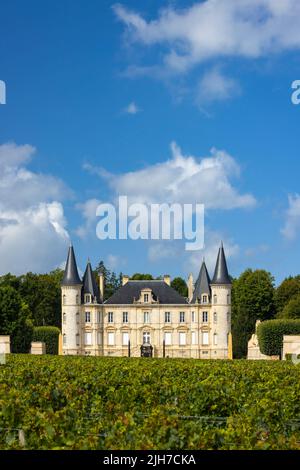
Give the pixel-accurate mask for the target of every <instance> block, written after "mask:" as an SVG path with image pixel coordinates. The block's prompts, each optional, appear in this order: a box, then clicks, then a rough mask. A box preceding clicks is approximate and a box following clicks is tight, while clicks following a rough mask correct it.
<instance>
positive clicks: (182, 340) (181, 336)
mask: <svg viewBox="0 0 300 470" xmlns="http://www.w3.org/2000/svg"><path fill="white" fill-rule="evenodd" d="M179 345H180V346H185V345H186V334H185V333H183V332H180V333H179Z"/></svg>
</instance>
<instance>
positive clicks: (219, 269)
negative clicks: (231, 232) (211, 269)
mask: <svg viewBox="0 0 300 470" xmlns="http://www.w3.org/2000/svg"><path fill="white" fill-rule="evenodd" d="M211 284H231V280H230V277H229V274H228V269H227V263H226V258H225V253H224V248H223V243H222V244H221V247H220V249H219V253H218V258H217V263H216V268H215V273H214V277H213V279H212V281H211Z"/></svg>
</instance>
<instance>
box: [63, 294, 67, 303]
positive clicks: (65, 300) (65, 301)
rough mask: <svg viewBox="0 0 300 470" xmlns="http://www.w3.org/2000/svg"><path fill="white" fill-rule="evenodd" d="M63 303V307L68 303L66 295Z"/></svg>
mask: <svg viewBox="0 0 300 470" xmlns="http://www.w3.org/2000/svg"><path fill="white" fill-rule="evenodd" d="M62 303H63V305H66V303H67V297H66V296H65V295H63V298H62Z"/></svg>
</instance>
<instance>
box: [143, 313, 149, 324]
mask: <svg viewBox="0 0 300 470" xmlns="http://www.w3.org/2000/svg"><path fill="white" fill-rule="evenodd" d="M144 323H150V313H149V312H144Z"/></svg>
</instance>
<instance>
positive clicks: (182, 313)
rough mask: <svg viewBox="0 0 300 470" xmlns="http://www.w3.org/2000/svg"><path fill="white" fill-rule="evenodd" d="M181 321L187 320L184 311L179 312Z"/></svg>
mask: <svg viewBox="0 0 300 470" xmlns="http://www.w3.org/2000/svg"><path fill="white" fill-rule="evenodd" d="M179 322H180V323H184V322H185V314H184V312H180V313H179Z"/></svg>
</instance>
